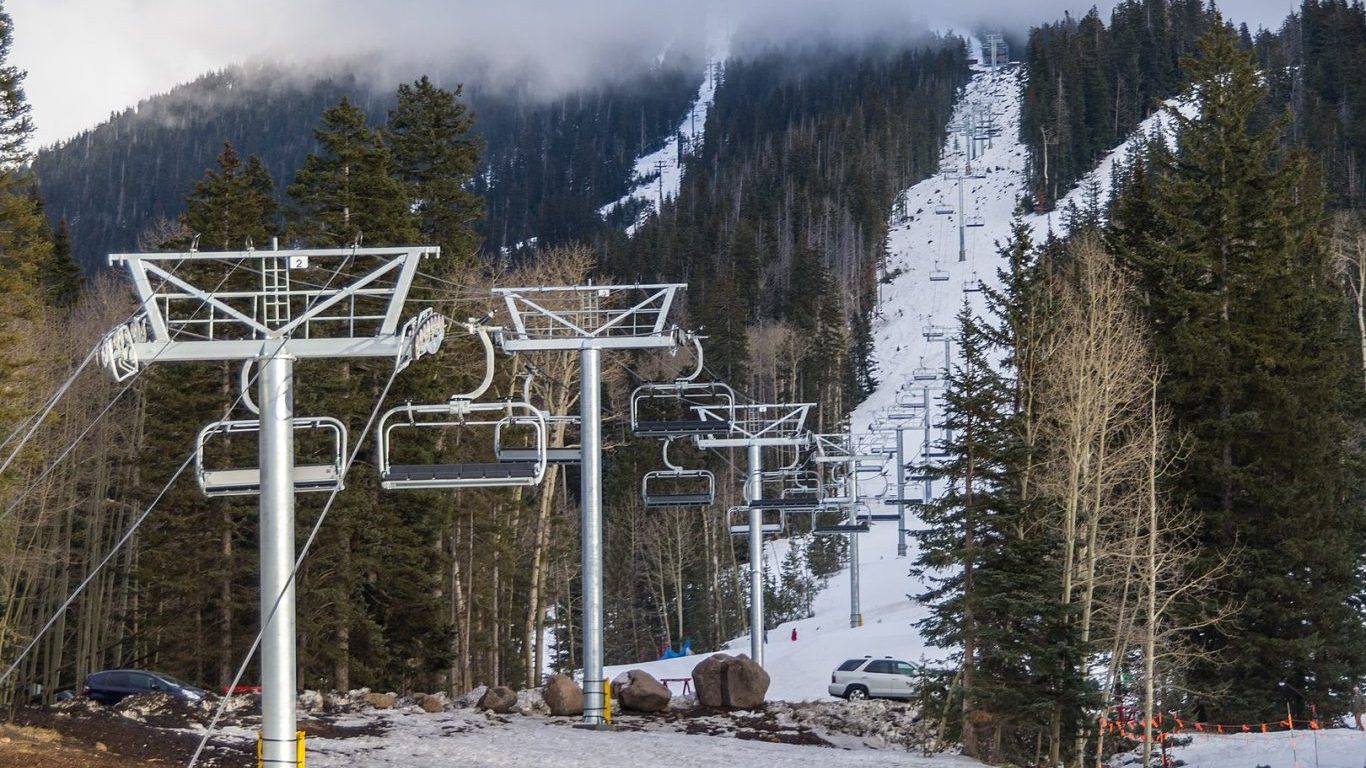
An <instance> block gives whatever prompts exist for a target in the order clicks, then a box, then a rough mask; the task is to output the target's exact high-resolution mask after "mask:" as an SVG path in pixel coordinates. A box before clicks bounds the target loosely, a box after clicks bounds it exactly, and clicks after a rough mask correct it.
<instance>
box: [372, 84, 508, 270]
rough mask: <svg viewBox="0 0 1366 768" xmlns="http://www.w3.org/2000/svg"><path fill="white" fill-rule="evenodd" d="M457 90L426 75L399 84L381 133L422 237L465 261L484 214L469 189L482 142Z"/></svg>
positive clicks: (475, 244)
mask: <svg viewBox="0 0 1366 768" xmlns="http://www.w3.org/2000/svg"><path fill="white" fill-rule="evenodd" d="M461 90H462V87H461V86H456V88H455V91H453V92H452V91H447V90H443V89H441V88H438V87H436V86H435V85H433V84H432V82H431V81H430V80H428V79H427V76H426V75H423V76H422V78H421V79H419V80H417V81H416V82H414V83H413V84H412V85H407V84H404V85H400V86H399V87H398V106H397V107H395V108H394V109H393V110H391V111H390V112H389V123H388V126H387V128H386V130H385V138H386V139H387V140H388V143H389V147H390V148H391V150H392V152H393V158H394V160H393V166H394V173H395V175H396V176H397V177H398V178H399V179H400V180H401V181H402V182H403V183H404V185H405V186H407V188H408V197H409V199H411V200H412V201H413V209H414V210H415V212H416V213H417V218H418V229H419V230H420V231H421V236H422V241H423V242H424V243H430V244H434V245H439V246H441V252H442V253H443V254H444V255H446V257H447V258H449V259H451V260H452V262H454V263H456V264H460V265H463V266H470V265H472V264H473V261H474V254H475V253H476V251H477V250H478V247H479V239H478V237H477V236H476V235H475V233H474V230H473V229H472V228H471V227H472V225H473V223H474V222H475V221H476V220H478V219H480V218H482V217H483V214H484V211H483V200H482V199H481V198H480V197H479V196H477V195H475V194H474V193H473V192H471V191H470V189H469V187H470V179H471V177H472V176H473V175H474V172H475V169H476V168H477V167H478V164H479V154H480V150H481V146H480V143H479V141H477V140H476V139H474V138H472V137H471V136H470V130H471V128H472V127H473V126H474V116H473V115H471V114H470V113H469V112H468V110H467V109H466V107H465V104H464V102H462V101H461V100H460V95H461Z"/></svg>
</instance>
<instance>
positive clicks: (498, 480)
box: [376, 400, 576, 490]
mask: <svg viewBox="0 0 1366 768" xmlns="http://www.w3.org/2000/svg"><path fill="white" fill-rule="evenodd" d="M505 427H521V428H528V429H530V430H531V436H530V437H531V443H532V445H531V446H514V447H507V446H504V445H503V436H502V430H503V429H504V428H505ZM430 429H483V430H489V431H491V432H492V433H493V438H494V445H495V450H494V458H496V459H498V460H496V461H488V462H460V463H456V462H449V463H441V462H434V463H431V464H414V463H410V462H402V463H395V462H394V461H393V459H394V457H395V450H394V444H395V443H396V442H399V443H405V442H406V441H407V439H408V438H406V437H405V438H402V439H401V440H400V439H398V438H396V437H395V435H398V434H404V433H409V432H422V431H426V430H430ZM376 437H377V440H378V445H379V451H378V454H377V459H378V460H377V462H376V464H377V465H378V469H379V478H380V486H381V487H383V488H385V489H387V490H395V489H407V488H413V489H419V488H494V487H515V486H527V485H536V484H537V483H539V482H541V479H542V478H543V477H544V476H545V468H546V464H547V455H548V448H547V446H546V440H547V435H546V422H545V414H544V413H543V412H541V411H540V410H539V409H537V408H535V407H534V406H532V405H530V404H529V403H525V402H517V401H511V400H508V401H502V402H493V403H475V402H471V401H466V400H451V401H448V402H446V403H436V404H428V405H413V404H408V405H401V406H398V407H396V408H391V409H390V410H389V411H387V412H386V413H385V414H384V415H383V416H382V417H381V418H380V420H379V426H378V429H377V430H376ZM561 450H573V449H561ZM518 451H526V452H527V453H523V454H521V457H524V459H525V460H523V459H522V458H521V457H519V458H513V457H514V456H516V455H517V453H516V452H518ZM575 452H576V451H575ZM561 455H562V456H567V455H568V454H567V453H566V454H561ZM476 458H478V457H476Z"/></svg>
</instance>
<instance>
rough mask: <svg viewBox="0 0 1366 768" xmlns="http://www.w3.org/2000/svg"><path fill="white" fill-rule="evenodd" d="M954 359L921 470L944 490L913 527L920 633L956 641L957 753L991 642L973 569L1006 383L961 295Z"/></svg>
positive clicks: (994, 489) (987, 540) (970, 738)
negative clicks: (924, 582) (925, 584)
mask: <svg viewBox="0 0 1366 768" xmlns="http://www.w3.org/2000/svg"><path fill="white" fill-rule="evenodd" d="M958 327H959V330H958V339H957V341H958V350H959V361H960V362H957V363H955V364H954V366H953V369H952V370H951V371H950V373H949V377H948V383H947V387H946V390H945V392H944V407H945V417H944V428H945V430H946V431H947V432H949V433H950V434H951V436H950V437H946V438H945V439H943V440H941V441H940V442H939V444H938V448H939V450H940V452H942V453H944V454H945V459H944V460H943V462H942V463H938V464H931V465H927V467H926V471H927V472H929V473H930V474H931V475H933V476H934V477H935V478H936V479H938V480H940V481H942V482H944V483H945V484H946V485H945V490H944V492H943V493H942V494H941V495H940V497H939V498H938V499H936V500H935V501H934V502H933V503H930V504H927V505H925V506H924V507H922V510H923V512H922V517H921V519H922V522H924V523H925V525H924V527H923V528H921V529H920V530H919V531H917V533H916V536H917V537H918V539H919V541H920V555H919V557H918V559H917V561H916V565H917V567H918V568H919V569H920V570H921V572H922V573H923V574H924V575H926V576H928V578H929V580H930V582H931V583H932V584H933V585H934V586H933V587H931V588H930V590H929V591H927V592H926V593H925V594H923V595H921V596H920V599H921V600H922V601H924V602H926V603H928V604H929V605H930V615H929V616H928V617H927V618H926V619H924V620H923V621H922V622H921V623H920V628H921V630H922V631H923V632H924V633H925V637H926V638H927V639H928V640H930V641H931V642H933V643H935V644H936V645H939V646H941V647H957V648H961V650H962V655H961V666H960V681H961V684H962V710H961V714H962V719H961V726H962V731H961V733H962V741H963V753H964V754H966V755H969V756H972V757H977V756H979V755H980V754H981V753H980V748H979V739H978V736H979V734H978V732H977V722H978V718H977V712H978V711H979V708H980V706H981V701H980V696H979V691H978V687H979V685H980V684H981V681H979V678H978V676H977V667H978V664H979V662H980V660H981V659H982V658H985V657H991V656H992V655H993V650H992V648H991V645H990V641H988V640H987V639H986V638H985V637H983V633H982V626H981V622H982V614H981V611H980V606H979V604H980V602H981V599H982V594H981V592H980V587H979V585H978V583H977V579H978V574H979V572H980V569H981V566H982V564H983V561H984V559H985V558H986V557H987V555H988V553H989V552H991V551H992V550H994V549H995V548H997V547H998V546H999V544H1000V541H1001V533H1002V532H1001V531H997V530H993V529H992V526H991V525H990V524H989V518H990V512H989V510H990V509H991V507H992V506H993V504H994V500H995V499H996V498H997V497H998V495H999V494H1000V492H1001V490H1002V482H1003V477H1002V470H1003V465H1002V458H1003V456H1002V448H1003V442H1002V440H1003V439H1004V438H1005V436H1006V432H1005V430H1004V429H1002V426H1001V421H1000V420H1001V418H1002V416H1003V414H1007V413H1008V409H1007V405H1008V398H1007V394H1008V392H1007V389H1006V387H1005V386H1004V382H1003V381H1002V380H1001V378H1000V377H999V375H998V374H997V373H996V372H995V371H994V370H993V369H992V365H991V361H990V358H989V355H990V344H989V341H988V338H987V336H986V334H985V333H984V332H983V330H982V327H981V325H980V323H979V321H978V319H977V318H976V317H975V316H974V315H973V314H972V312H971V310H970V309H969V308H968V306H967V303H966V302H964V305H963V308H962V309H961V310H960V311H959V313H958Z"/></svg>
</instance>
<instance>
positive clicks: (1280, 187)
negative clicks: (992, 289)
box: [1112, 24, 1366, 721]
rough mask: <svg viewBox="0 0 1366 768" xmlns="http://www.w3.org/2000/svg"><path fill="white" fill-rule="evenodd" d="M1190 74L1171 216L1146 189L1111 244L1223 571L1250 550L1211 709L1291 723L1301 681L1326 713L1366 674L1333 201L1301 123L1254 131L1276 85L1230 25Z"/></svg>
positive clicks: (1204, 46) (1206, 680)
mask: <svg viewBox="0 0 1366 768" xmlns="http://www.w3.org/2000/svg"><path fill="white" fill-rule="evenodd" d="M1188 67H1189V69H1190V75H1191V77H1192V79H1193V81H1194V82H1195V84H1196V92H1195V93H1196V106H1197V108H1198V115H1197V116H1195V117H1190V118H1187V117H1181V116H1178V117H1177V126H1178V127H1177V134H1176V148H1175V150H1174V151H1173V152H1172V153H1170V154H1166V153H1161V152H1159V153H1158V155H1157V157H1156V158H1155V163H1156V165H1157V167H1158V169H1159V173H1160V178H1159V179H1158V180H1157V182H1156V194H1155V195H1154V196H1153V197H1152V199H1151V200H1147V199H1144V198H1143V197H1142V195H1144V194H1146V193H1145V192H1144V190H1143V189H1142V188H1143V186H1144V185H1143V184H1130V187H1131V188H1132V189H1131V193H1130V194H1129V195H1128V196H1127V197H1126V198H1124V199H1121V202H1120V203H1119V204H1118V206H1117V212H1118V216H1117V224H1118V226H1120V227H1122V231H1121V232H1120V234H1119V236H1117V237H1112V241H1114V242H1117V243H1119V244H1120V245H1121V250H1122V253H1123V255H1124V256H1125V257H1126V258H1127V260H1128V261H1129V262H1130V263H1132V264H1134V265H1135V266H1136V268H1137V269H1136V271H1137V272H1138V274H1139V275H1140V276H1141V279H1142V280H1143V282H1144V285H1143V289H1144V292H1145V294H1146V296H1147V300H1148V311H1149V315H1150V319H1151V322H1152V323H1153V328H1154V331H1155V335H1156V340H1157V346H1158V351H1159V353H1160V356H1161V358H1162V359H1163V362H1164V363H1165V365H1166V367H1167V371H1168V373H1167V376H1166V379H1165V380H1164V382H1163V387H1162V396H1163V399H1164V400H1165V403H1166V404H1167V405H1168V406H1169V407H1170V408H1171V410H1172V413H1173V417H1174V420H1175V426H1176V428H1177V429H1179V430H1181V431H1183V432H1185V433H1187V434H1189V437H1190V459H1189V463H1188V466H1187V467H1186V469H1185V471H1184V472H1183V473H1182V474H1181V476H1180V477H1179V478H1178V479H1177V480H1176V482H1175V486H1176V487H1175V489H1174V490H1175V491H1176V494H1177V498H1178V499H1179V500H1180V501H1181V502H1182V503H1184V504H1185V505H1187V506H1188V507H1189V508H1190V509H1191V510H1193V511H1195V512H1196V513H1198V514H1199V515H1200V516H1201V517H1202V520H1203V536H1204V547H1205V548H1206V550H1207V552H1209V553H1210V555H1211V557H1212V556H1215V555H1216V554H1218V553H1224V552H1228V551H1232V550H1241V553H1242V557H1241V561H1242V563H1244V566H1245V567H1244V569H1243V572H1242V573H1241V575H1239V576H1238V577H1236V578H1235V579H1234V580H1233V581H1232V589H1233V592H1234V594H1235V595H1236V596H1237V597H1239V598H1240V599H1242V600H1243V601H1244V603H1245V605H1244V608H1243V610H1242V612H1241V614H1240V615H1239V617H1238V620H1237V622H1236V624H1235V625H1234V626H1233V627H1232V628H1231V629H1230V630H1228V631H1224V632H1206V633H1203V634H1201V635H1200V636H1199V637H1197V638H1196V640H1197V641H1198V643H1199V644H1200V645H1201V646H1202V647H1203V648H1204V650H1206V651H1209V652H1212V653H1215V654H1218V655H1219V656H1220V657H1222V660H1223V664H1222V665H1213V664H1208V663H1205V664H1197V665H1196V666H1195V667H1194V668H1193V669H1192V670H1191V679H1190V681H1189V683H1190V685H1191V687H1192V688H1193V689H1194V690H1196V691H1200V692H1204V693H1206V694H1213V692H1215V691H1216V690H1218V689H1219V688H1220V687H1221V686H1224V687H1226V690H1227V692H1226V693H1225V694H1224V695H1223V696H1220V697H1217V698H1215V697H1213V696H1210V695H1206V696H1202V697H1201V698H1200V703H1201V705H1202V706H1203V707H1205V711H1206V712H1207V713H1208V714H1210V715H1211V716H1218V717H1220V718H1225V719H1228V718H1232V719H1235V720H1237V719H1241V720H1251V721H1257V720H1264V719H1269V718H1272V717H1275V716H1277V712H1278V711H1279V712H1283V711H1284V703H1285V695H1284V691H1283V690H1280V689H1278V683H1280V682H1282V681H1284V682H1288V683H1290V684H1291V685H1293V686H1295V687H1297V688H1299V689H1300V690H1302V691H1304V692H1305V693H1306V695H1307V696H1308V697H1309V698H1310V699H1311V700H1312V701H1313V702H1315V703H1316V704H1317V705H1318V707H1319V710H1320V713H1322V714H1325V715H1326V714H1330V713H1333V712H1335V711H1339V710H1340V701H1341V699H1340V696H1341V694H1342V692H1343V691H1342V687H1343V685H1344V684H1345V683H1346V682H1347V681H1348V680H1349V679H1351V678H1353V677H1356V676H1360V674H1361V673H1362V671H1363V669H1366V642H1363V641H1364V640H1366V638H1363V627H1362V624H1361V620H1360V616H1359V615H1358V614H1357V613H1356V612H1355V611H1354V610H1353V608H1352V607H1351V606H1352V603H1353V601H1356V600H1359V599H1360V598H1361V585H1360V583H1359V580H1358V579H1357V578H1356V577H1355V576H1354V575H1353V566H1352V565H1351V564H1352V563H1357V562H1360V560H1361V558H1362V556H1363V554H1364V553H1366V538H1364V536H1363V533H1366V532H1364V531H1363V526H1362V525H1361V524H1360V522H1359V521H1358V520H1357V516H1356V514H1355V513H1354V512H1353V511H1352V508H1353V507H1352V503H1351V502H1352V499H1353V496H1352V494H1353V493H1354V491H1355V490H1356V489H1354V487H1353V482H1352V477H1351V472H1352V471H1353V470H1352V468H1353V467H1354V466H1359V464H1358V463H1357V461H1358V459H1357V457H1356V454H1355V453H1354V451H1353V450H1352V449H1351V448H1350V446H1349V443H1348V422H1347V412H1346V402H1345V399H1344V398H1345V393H1346V392H1348V391H1350V390H1349V389H1348V386H1347V384H1346V381H1347V379H1346V376H1347V373H1346V370H1345V361H1346V360H1347V359H1348V356H1347V355H1346V354H1345V352H1344V349H1345V346H1344V341H1345V340H1344V338H1343V335H1342V329H1341V326H1340V324H1339V320H1340V313H1341V309H1342V307H1341V300H1342V297H1341V296H1339V295H1337V294H1336V292H1335V290H1334V289H1333V287H1332V281H1331V279H1330V268H1329V264H1328V258H1327V254H1326V251H1325V248H1324V245H1323V243H1322V241H1321V231H1322V229H1323V211H1322V191H1321V186H1320V184H1319V182H1318V181H1317V180H1316V179H1315V178H1314V177H1313V175H1312V174H1311V173H1309V171H1308V168H1307V165H1306V163H1305V161H1304V159H1303V158H1302V157H1300V156H1298V155H1295V154H1292V153H1288V152H1286V151H1285V150H1284V149H1283V148H1282V130H1283V126H1284V123H1283V122H1282V121H1277V122H1275V123H1273V124H1272V125H1270V126H1268V127H1266V128H1264V129H1261V130H1257V129H1256V128H1255V127H1254V126H1255V125H1256V123H1255V122H1254V118H1255V115H1256V112H1257V110H1258V108H1259V106H1260V104H1261V102H1262V100H1263V99H1264V97H1265V94H1266V86H1265V84H1264V83H1263V81H1262V78H1261V75H1260V74H1259V73H1258V72H1257V70H1256V69H1255V67H1254V65H1253V62H1252V60H1251V58H1250V56H1249V55H1248V54H1246V53H1244V52H1243V51H1241V50H1240V48H1239V44H1238V40H1237V38H1236V36H1235V35H1234V33H1233V32H1232V31H1231V30H1229V29H1227V28H1225V27H1224V26H1223V25H1222V24H1220V25H1216V28H1215V29H1214V30H1213V31H1212V32H1211V33H1210V34H1209V35H1207V36H1206V37H1205V38H1204V39H1203V40H1202V41H1201V55H1200V58H1199V59H1197V60H1194V61H1191V62H1188ZM1149 211H1151V215H1152V216H1153V220H1152V221H1144V220H1143V219H1144V218H1146V217H1147V216H1148V215H1150V214H1149ZM1194 609H1196V608H1193V610H1194ZM1308 617H1312V619H1309V620H1307V618H1308Z"/></svg>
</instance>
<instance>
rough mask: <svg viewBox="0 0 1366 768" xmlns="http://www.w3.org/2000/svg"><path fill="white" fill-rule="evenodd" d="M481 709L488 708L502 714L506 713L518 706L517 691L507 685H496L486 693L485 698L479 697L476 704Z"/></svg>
mask: <svg viewBox="0 0 1366 768" xmlns="http://www.w3.org/2000/svg"><path fill="white" fill-rule="evenodd" d="M476 706H478V707H479V709H487V710H488V711H490V712H496V713H497V714H500V715H506V714H507V713H509V712H511V711H512V708H513V707H515V706H517V692H516V691H514V690H512V689H511V688H509V687H507V686H506V685H495V686H493V687H492V688H490V689H488V691H487V692H485V693H484V696H483V698H481V699H479V703H478V704H477V705H476Z"/></svg>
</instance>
